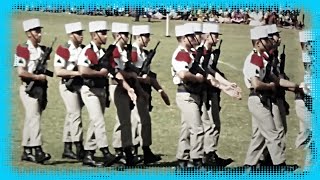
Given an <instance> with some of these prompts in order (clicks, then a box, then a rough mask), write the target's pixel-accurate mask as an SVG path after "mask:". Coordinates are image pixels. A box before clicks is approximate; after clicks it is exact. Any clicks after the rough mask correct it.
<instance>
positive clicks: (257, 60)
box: [250, 53, 264, 68]
mask: <svg viewBox="0 0 320 180" xmlns="http://www.w3.org/2000/svg"><path fill="white" fill-rule="evenodd" d="M250 62H251V63H252V64H254V65H256V66H258V67H259V68H263V67H264V64H263V58H262V57H261V56H258V54H256V53H253V54H252V56H251V61H250Z"/></svg>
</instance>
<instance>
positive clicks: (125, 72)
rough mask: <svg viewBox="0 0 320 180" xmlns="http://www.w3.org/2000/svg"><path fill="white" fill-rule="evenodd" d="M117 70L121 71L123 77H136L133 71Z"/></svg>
mask: <svg viewBox="0 0 320 180" xmlns="http://www.w3.org/2000/svg"><path fill="white" fill-rule="evenodd" d="M119 72H120V73H121V75H122V76H123V77H124V78H125V79H129V78H137V74H136V73H134V72H128V71H124V70H119Z"/></svg>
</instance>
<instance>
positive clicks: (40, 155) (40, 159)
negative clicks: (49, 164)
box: [35, 146, 51, 163]
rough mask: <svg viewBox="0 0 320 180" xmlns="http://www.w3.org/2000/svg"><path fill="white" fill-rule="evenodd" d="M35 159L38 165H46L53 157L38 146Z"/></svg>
mask: <svg viewBox="0 0 320 180" xmlns="http://www.w3.org/2000/svg"><path fill="white" fill-rule="evenodd" d="M35 158H36V162H37V163H44V162H45V161H48V160H49V159H51V155H50V154H49V153H45V152H43V151H42V148H41V146H37V147H35Z"/></svg>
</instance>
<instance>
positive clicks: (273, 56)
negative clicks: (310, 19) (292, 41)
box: [260, 24, 298, 165]
mask: <svg viewBox="0 0 320 180" xmlns="http://www.w3.org/2000/svg"><path fill="white" fill-rule="evenodd" d="M265 28H266V30H267V32H268V35H269V40H270V43H271V47H270V49H267V51H266V52H265V56H266V57H267V61H268V65H267V73H266V76H265V81H270V80H272V76H276V78H278V79H282V80H286V81H287V83H289V85H290V86H292V87H291V88H285V87H281V85H280V86H279V87H277V92H276V93H275V94H274V95H273V98H272V99H273V100H272V116H273V120H274V124H275V126H276V128H277V130H279V132H280V134H279V137H280V138H281V140H282V142H283V144H284V146H285V135H286V132H287V122H286V115H288V113H289V112H288V111H289V105H288V104H287V102H286V100H285V90H289V91H293V92H295V91H297V90H298V85H296V84H295V83H293V82H290V81H288V77H287V76H286V74H285V72H284V62H285V54H284V53H282V54H281V55H279V52H278V47H279V46H280V44H281V38H280V32H279V31H278V29H277V27H276V25H275V24H273V25H268V26H265ZM267 52H268V53H267ZM279 56H280V57H279ZM268 72H269V73H268ZM271 72H272V73H271ZM263 149H264V152H263V154H262V157H261V158H260V161H262V164H261V165H272V160H271V157H270V155H269V154H268V151H267V147H266V145H264V148H263Z"/></svg>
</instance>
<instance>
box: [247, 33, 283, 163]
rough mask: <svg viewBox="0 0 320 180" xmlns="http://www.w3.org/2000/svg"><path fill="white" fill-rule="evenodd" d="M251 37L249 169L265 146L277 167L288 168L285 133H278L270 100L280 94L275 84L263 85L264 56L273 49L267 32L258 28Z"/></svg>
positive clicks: (248, 57)
mask: <svg viewBox="0 0 320 180" xmlns="http://www.w3.org/2000/svg"><path fill="white" fill-rule="evenodd" d="M250 33H251V40H252V45H253V51H252V52H251V53H250V54H249V55H248V56H247V58H246V60H245V62H244V67H243V74H244V81H245V84H246V86H247V88H248V89H250V95H249V98H248V107H249V111H250V112H251V114H252V139H251V142H250V145H249V149H248V152H247V156H246V160H245V166H249V167H254V166H256V165H257V162H258V159H259V158H260V156H261V154H262V151H263V150H261V148H262V147H263V145H264V144H265V143H266V146H267V148H268V150H269V153H270V156H271V158H272V161H273V164H274V165H278V166H284V165H285V157H284V145H283V142H282V140H281V138H280V137H279V134H280V133H281V132H280V131H279V130H277V129H276V126H275V124H274V120H273V118H272V110H270V108H272V107H270V101H269V99H268V97H267V92H268V91H273V92H275V91H276V85H275V83H274V82H269V83H265V82H263V79H264V77H265V75H266V67H267V64H268V62H267V61H266V59H267V58H266V57H264V52H265V51H266V50H267V48H270V46H271V44H270V41H269V40H268V33H267V30H266V29H265V28H262V27H256V28H253V29H251V31H250ZM268 101H269V102H268Z"/></svg>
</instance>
